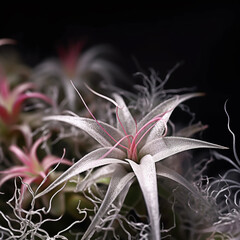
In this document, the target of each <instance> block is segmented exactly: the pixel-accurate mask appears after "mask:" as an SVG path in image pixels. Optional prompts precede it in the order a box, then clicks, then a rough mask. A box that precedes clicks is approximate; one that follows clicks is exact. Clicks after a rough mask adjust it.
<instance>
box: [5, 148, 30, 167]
mask: <svg viewBox="0 0 240 240" xmlns="http://www.w3.org/2000/svg"><path fill="white" fill-rule="evenodd" d="M9 150H10V151H11V152H12V153H14V154H15V156H16V157H17V158H18V159H19V160H20V161H21V162H22V163H23V164H24V165H25V166H28V167H30V161H31V160H30V159H29V156H28V155H27V154H26V153H24V152H23V151H22V149H20V148H19V147H18V146H16V145H11V146H10V148H9Z"/></svg>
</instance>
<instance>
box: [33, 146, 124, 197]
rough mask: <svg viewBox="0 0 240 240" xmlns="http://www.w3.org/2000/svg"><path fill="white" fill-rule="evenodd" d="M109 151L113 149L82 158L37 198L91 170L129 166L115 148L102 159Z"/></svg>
mask: <svg viewBox="0 0 240 240" xmlns="http://www.w3.org/2000/svg"><path fill="white" fill-rule="evenodd" d="M109 149H111V148H99V149H97V150H95V151H92V152H90V153H89V154H87V155H86V156H84V157H83V158H81V159H80V160H79V161H77V162H76V163H74V164H73V165H72V166H71V167H70V168H69V169H67V170H66V171H65V172H64V173H63V174H62V175H60V176H59V177H58V178H57V179H56V180H55V181H54V182H53V183H51V184H50V185H49V186H48V187H47V188H46V189H44V190H43V191H42V192H41V193H39V194H37V196H36V198H37V197H41V196H43V195H44V194H46V193H48V192H49V191H51V190H52V189H54V188H55V187H57V186H58V185H60V184H62V183H64V182H66V181H68V180H69V179H71V178H72V177H74V176H76V175H77V174H79V173H82V172H85V171H87V170H89V169H93V168H96V167H100V166H104V165H107V164H113V163H114V164H115V163H121V164H127V163H126V162H125V161H123V160H120V159H123V156H125V154H124V153H123V152H122V151H121V150H120V149H117V148H114V149H113V150H112V152H111V153H109V155H108V158H103V159H101V157H102V156H103V155H104V154H105V153H106V152H108V150H109Z"/></svg>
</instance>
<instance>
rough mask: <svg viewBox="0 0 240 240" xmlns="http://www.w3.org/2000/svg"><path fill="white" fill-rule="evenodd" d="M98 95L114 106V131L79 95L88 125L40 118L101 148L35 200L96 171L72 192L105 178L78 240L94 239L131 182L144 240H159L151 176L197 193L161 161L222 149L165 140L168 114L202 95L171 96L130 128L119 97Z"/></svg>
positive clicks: (130, 121) (154, 182) (185, 140)
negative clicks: (142, 215) (141, 203)
mask: <svg viewBox="0 0 240 240" xmlns="http://www.w3.org/2000/svg"><path fill="white" fill-rule="evenodd" d="M78 94H79V93H78ZM96 94H97V93H96ZM98 95H99V96H101V97H103V98H106V99H108V100H109V101H111V102H112V103H113V104H115V106H116V117H117V126H116V127H114V126H111V125H109V124H107V123H104V122H101V121H98V120H97V119H96V118H95V117H94V115H93V114H92V113H91V111H90V110H89V109H88V107H87V105H86V103H85V102H84V100H83V99H82V96H81V95H80V94H79V96H80V98H81V99H82V101H83V103H84V105H85V106H86V108H87V109H88V111H89V113H90V114H91V116H92V117H93V119H89V118H83V117H78V116H61V115H58V116H50V117H46V118H45V120H46V121H61V122H64V123H67V124H70V125H73V126H75V127H77V128H79V129H81V130H83V131H85V132H87V133H88V134H89V135H90V136H91V137H92V138H94V139H95V140H96V141H97V142H98V143H99V144H100V145H101V147H99V148H97V149H96V150H94V151H92V152H90V153H88V154H87V155H85V156H84V157H83V158H81V159H80V160H79V161H78V162H76V163H75V164H74V165H73V166H71V167H70V168H69V169H68V170H67V171H65V172H64V173H63V174H62V175H61V176H60V177H59V178H58V179H56V181H54V182H53V183H52V184H51V185H49V186H48V187H47V188H46V189H45V190H44V191H43V192H41V193H39V194H38V195H37V196H36V197H37V198H38V197H40V196H43V195H44V194H46V193H48V192H49V191H51V190H52V189H54V188H55V187H57V186H58V185H59V184H61V183H63V182H65V181H67V180H69V179H71V178H72V177H73V176H75V175H77V174H80V173H82V172H84V171H87V170H92V169H94V168H97V167H101V168H100V169H98V170H97V171H96V172H94V173H93V174H91V175H90V177H89V178H87V179H86V180H85V181H83V182H82V183H80V185H79V187H78V190H79V191H80V190H82V189H84V188H86V187H87V186H89V185H91V184H92V183H94V182H95V181H96V180H97V179H99V178H102V177H106V176H109V177H111V181H110V184H109V186H108V190H107V192H106V195H105V198H104V200H103V202H102V204H101V206H100V208H99V211H98V212H97V213H96V215H95V216H94V218H93V219H92V221H91V224H90V226H89V227H88V229H87V230H86V232H85V233H84V235H83V237H82V239H89V238H91V237H92V236H93V235H94V233H95V231H96V229H97V228H96V227H97V226H98V225H99V224H100V222H101V219H102V217H103V216H104V215H105V214H106V212H107V211H108V209H109V208H110V206H111V205H112V204H119V205H120V206H121V205H122V204H123V202H124V199H125V197H126V195H127V193H128V190H129V188H130V186H131V184H132V183H133V182H134V181H135V180H137V181H138V183H139V185H140V188H141V191H142V194H143V197H144V199H145V204H146V207H147V211H148V216H149V221H150V238H151V239H154V240H158V239H161V230H160V224H159V222H160V218H161V214H160V213H159V202H158V185H157V176H158V177H161V178H166V179H170V180H173V181H175V182H177V183H178V184H180V185H182V186H184V187H185V188H186V189H188V190H189V191H190V192H192V193H193V194H197V193H196V191H194V188H193V187H192V185H191V184H190V183H188V182H187V181H186V179H185V178H183V177H182V176H181V175H179V174H178V173H177V172H175V171H173V170H172V169H170V168H168V167H166V166H164V165H162V164H161V163H160V162H161V161H163V160H165V159H166V158H167V157H170V156H172V155H175V154H177V153H180V152H183V151H186V150H190V149H197V148H219V149H224V147H222V146H219V145H216V144H212V143H208V142H204V141H200V140H196V139H191V138H184V137H174V136H166V132H167V122H168V120H169V118H170V116H171V114H172V112H173V110H174V109H175V108H176V107H177V106H178V105H179V104H180V103H182V102H183V101H186V100H188V99H190V98H193V97H197V96H201V95H202V94H200V93H194V94H183V95H176V96H174V97H172V98H170V99H168V100H166V101H164V102H162V103H160V104H159V105H157V106H156V107H155V108H154V109H153V110H151V111H150V112H149V113H148V114H147V115H146V116H144V117H143V118H142V119H141V120H140V121H139V122H138V123H136V122H135V120H134V117H133V116H132V114H131V113H130V111H129V109H128V108H127V106H126V104H125V102H124V100H123V98H122V97H121V96H119V95H118V94H114V95H113V96H114V99H115V100H112V99H109V98H107V97H105V96H102V95H100V94H98ZM165 161H167V160H165ZM120 209H121V208H119V211H120ZM111 223H113V221H112V222H111ZM111 223H110V224H111Z"/></svg>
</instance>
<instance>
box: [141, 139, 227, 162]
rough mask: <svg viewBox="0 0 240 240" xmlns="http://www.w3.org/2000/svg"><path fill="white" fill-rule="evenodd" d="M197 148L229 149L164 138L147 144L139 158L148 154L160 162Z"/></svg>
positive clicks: (215, 145) (209, 144) (199, 142)
mask: <svg viewBox="0 0 240 240" xmlns="http://www.w3.org/2000/svg"><path fill="white" fill-rule="evenodd" d="M196 148H218V149H227V148H226V147H223V146H220V145H217V144H213V143H209V142H205V141H201V140H197V139H191V138H183V137H162V138H160V139H156V140H153V141H151V142H149V143H147V144H146V145H145V146H144V147H143V148H142V149H141V150H140V152H139V157H140V158H141V157H143V156H145V155H147V154H151V155H152V156H153V158H154V161H155V162H158V161H160V160H162V159H164V158H167V157H170V156H172V155H174V154H177V153H180V152H183V151H186V150H191V149H196Z"/></svg>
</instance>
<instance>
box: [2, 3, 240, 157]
mask: <svg viewBox="0 0 240 240" xmlns="http://www.w3.org/2000/svg"><path fill="white" fill-rule="evenodd" d="M19 2H20V1H19ZM179 2H181V3H175V2H171V1H168V2H167V3H161V2H159V3H158V4H151V3H146V2H145V3H144V4H140V3H135V4H133V3H132V4H130V3H129V4H128V5H127V4H124V5H123V4H122V5H121V4H117V3H116V4H115V5H114V6H113V5H111V3H110V4H104V5H102V4H100V3H94V2H89V3H88V4H86V3H85V4H83V3H82V2H81V1H79V2H77V1H76V2H71V1H63V3H57V4H56V5H54V6H49V5H46V3H30V4H24V3H23V2H22V1H21V3H14V2H13V3H10V4H8V6H1V16H0V20H1V21H0V27H1V28H0V37H8V38H14V39H16V40H17V41H18V46H19V49H20V51H21V52H22V54H23V56H24V59H25V61H26V62H27V63H28V64H30V65H33V66H34V65H35V64H37V63H38V62H40V61H42V60H44V59H45V58H47V57H50V56H52V55H54V54H56V46H57V45H59V44H60V43H64V42H66V41H67V40H68V39H78V38H85V39H87V44H86V46H87V47H88V46H92V45H96V44H100V43H109V44H111V45H112V46H113V47H115V48H116V49H117V50H118V51H119V53H120V54H121V55H122V57H123V58H124V59H125V65H126V66H127V70H128V71H129V72H130V73H134V72H135V71H136V70H137V69H136V66H135V64H134V61H133V57H134V58H136V59H137V61H138V62H139V64H140V65H141V67H142V68H143V69H148V68H149V67H152V68H154V69H155V70H157V71H158V72H159V73H160V76H162V77H164V76H165V74H166V73H167V71H168V70H169V69H171V68H172V67H173V66H174V65H175V64H176V63H177V62H179V61H184V64H183V65H182V66H181V67H180V68H179V69H178V70H177V71H176V72H175V73H174V74H173V76H172V78H171V80H170V81H169V83H168V84H167V86H166V87H169V88H178V87H192V86H196V87H197V89H198V90H199V91H204V92H206V97H204V98H201V99H197V100H193V101H192V105H191V103H190V102H189V103H190V105H191V109H192V110H193V111H195V112H196V113H197V115H196V118H197V119H199V120H201V121H202V122H203V123H205V124H209V129H208V130H206V132H205V133H204V139H205V140H208V141H212V142H215V143H218V144H222V145H225V146H228V147H231V144H232V143H231V135H230V134H229V132H228V130H227V118H226V114H225V113H224V109H223V105H224V102H225V101H226V99H229V101H228V111H229V114H230V116H231V125H232V130H233V131H234V132H235V133H236V135H237V145H238V148H239V147H240V132H239V127H238V125H239V124H240V116H239V110H240V107H239V105H240V100H239V99H240V96H239V95H240V94H239V89H240V85H239V79H240V76H239V68H240V46H239V44H240V34H239V33H240V4H238V3H237V2H230V1H225V3H220V2H219V1H218V2H216V3H215V2H214V1H209V2H211V3H203V2H202V1H201V2H200V1H199V3H193V2H194V1H192V2H190V3H187V2H182V1H179ZM49 4H50V2H49ZM228 155H231V150H228Z"/></svg>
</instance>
